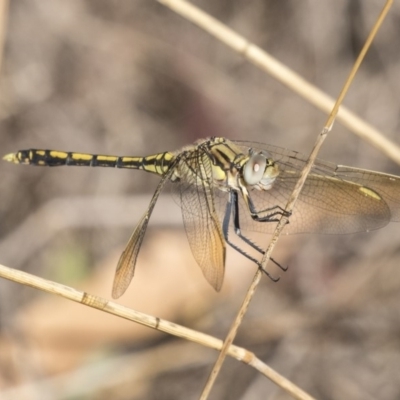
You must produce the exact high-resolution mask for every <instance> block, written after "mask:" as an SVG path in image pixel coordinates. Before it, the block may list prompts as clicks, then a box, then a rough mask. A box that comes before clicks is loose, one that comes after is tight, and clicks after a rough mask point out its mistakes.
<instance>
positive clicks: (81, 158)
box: [4, 149, 175, 175]
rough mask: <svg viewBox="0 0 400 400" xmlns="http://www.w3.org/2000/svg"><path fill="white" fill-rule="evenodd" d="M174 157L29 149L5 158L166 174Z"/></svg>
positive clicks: (169, 155)
mask: <svg viewBox="0 0 400 400" xmlns="http://www.w3.org/2000/svg"><path fill="white" fill-rule="evenodd" d="M174 157H175V156H174V155H173V154H172V153H169V152H165V153H159V154H155V155H152V156H147V157H133V156H110V155H100V154H87V153H76V152H66V151H58V150H37V149H29V150H20V151H18V152H17V153H11V154H7V155H6V156H4V159H5V160H7V161H10V162H13V163H15V164H30V165H38V166H48V167H56V166H62V165H68V166H70V165H72V166H74V165H75V166H86V167H111V168H132V169H142V170H145V171H147V172H151V173H154V174H157V175H164V174H165V172H167V171H168V169H169V167H170V165H171V161H173V159H174Z"/></svg>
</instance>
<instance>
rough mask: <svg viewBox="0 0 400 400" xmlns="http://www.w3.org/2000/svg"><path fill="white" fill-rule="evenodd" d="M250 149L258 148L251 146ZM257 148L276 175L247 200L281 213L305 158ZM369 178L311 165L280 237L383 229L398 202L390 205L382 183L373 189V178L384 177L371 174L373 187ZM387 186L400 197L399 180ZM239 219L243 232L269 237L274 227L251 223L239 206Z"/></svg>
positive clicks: (351, 171)
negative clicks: (276, 208)
mask: <svg viewBox="0 0 400 400" xmlns="http://www.w3.org/2000/svg"><path fill="white" fill-rule="evenodd" d="M241 144H242V145H243V143H241ZM251 146H252V147H253V148H256V149H257V147H255V146H257V145H256V144H254V143H253V144H251ZM259 146H260V145H259ZM261 146H262V147H261V148H260V149H261V150H266V151H268V152H269V153H270V154H271V156H272V158H273V159H274V160H275V162H277V164H278V165H279V169H280V174H279V176H278V177H277V179H276V181H275V183H274V186H273V187H272V188H271V189H270V190H266V191H257V190H253V191H251V192H250V196H251V198H252V199H253V202H254V204H255V206H256V209H257V210H258V211H261V210H266V209H270V208H272V207H274V206H280V207H282V208H284V207H285V206H286V203H287V200H288V199H289V196H290V194H291V193H292V191H293V188H294V186H295V184H296V182H297V180H298V178H299V176H300V171H301V170H302V168H303V167H304V165H305V163H306V160H307V157H306V156H304V155H302V154H300V153H297V152H294V151H291V150H287V149H281V148H278V147H274V146H267V145H261ZM247 149H248V147H247ZM356 171H358V173H356ZM372 175H373V173H370V174H369V175H367V174H366V173H365V171H364V173H362V171H361V172H360V170H356V169H353V168H349V167H338V166H336V165H334V164H331V163H328V162H325V161H322V160H316V162H315V165H314V167H313V169H312V171H311V173H310V175H309V176H308V178H307V180H306V182H305V184H304V187H303V190H302V191H301V193H300V196H299V198H298V200H297V202H296V204H295V207H294V209H293V214H292V216H291V217H290V222H289V224H288V225H287V226H286V227H285V229H284V232H286V233H327V234H337V233H353V232H363V231H369V230H373V229H378V228H381V227H383V226H385V225H386V224H387V223H388V222H389V221H390V220H391V219H393V220H394V218H396V214H394V213H393V210H392V208H393V209H397V212H398V213H399V209H400V208H399V205H398V203H397V208H396V203H394V201H393V200H392V203H391V200H390V199H391V198H394V197H395V195H396V193H395V194H394V195H393V196H392V197H390V196H389V194H391V193H392V192H393V191H394V190H393V188H391V189H390V190H389V188H388V185H386V186H385V188H386V189H387V190H386V191H385V190H383V189H384V187H383V186H382V184H378V181H379V179H378V178H380V177H381V176H383V175H385V174H379V173H376V175H378V176H375V181H376V182H375V183H374V181H373V179H372V178H373V176H372ZM388 182H391V184H392V186H396V190H397V191H398V192H400V180H399V179H397V180H396V181H389V179H388ZM398 198H399V197H398ZM242 203H243V202H242ZM391 204H393V207H392V205H391ZM261 215H263V214H262V213H261ZM397 217H398V216H397ZM240 218H241V223H242V227H243V229H244V230H249V231H258V232H268V233H271V232H273V230H274V228H275V224H272V223H268V222H267V223H265V222H263V223H259V222H256V221H253V220H252V219H251V217H250V216H249V215H248V211H247V212H246V209H244V206H243V204H242V206H241V210H240Z"/></svg>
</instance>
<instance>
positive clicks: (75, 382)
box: [0, 0, 400, 400]
mask: <svg viewBox="0 0 400 400" xmlns="http://www.w3.org/2000/svg"><path fill="white" fill-rule="evenodd" d="M195 3H196V4H197V5H198V6H200V7H201V8H202V9H204V10H205V11H207V12H209V13H210V14H211V15H213V16H214V17H216V18H218V19H220V20H221V21H222V22H224V23H226V24H227V25H228V26H230V27H231V28H233V29H235V30H236V31H237V32H238V33H240V34H242V35H244V36H245V37H246V38H248V39H249V40H250V41H252V42H254V43H255V44H257V45H259V46H261V47H262V48H263V49H265V50H267V51H268V52H270V53H271V54H272V55H273V56H275V57H276V58H278V59H279V60H280V61H282V62H284V63H286V64H287V65H288V66H289V67H290V68H292V69H294V70H295V71H296V72H298V73H299V74H301V75H302V76H304V77H305V78H306V79H307V80H309V81H311V82H313V83H314V84H315V85H317V86H318V87H320V88H321V89H323V90H324V91H326V92H327V93H328V94H330V95H331V96H334V97H335V96H336V95H337V94H338V93H339V91H340V88H341V84H342V83H343V81H344V79H345V76H346V74H347V73H348V71H349V69H350V67H351V65H352V63H353V62H354V60H355V57H356V55H357V53H358V51H359V50H360V47H361V45H362V43H363V41H364V39H365V37H366V35H367V34H368V31H369V29H370V27H371V25H372V23H373V21H374V19H375V18H376V16H377V14H378V12H379V11H380V8H381V7H382V5H383V2H381V1H379V2H378V1H373V0H367V1H360V0H340V1H335V2H330V1H320V2H310V1H302V2H299V1H296V0H284V1H279V2H277V1H267V0H265V1H261V0H255V1H246V0H229V1H226V0H220V1H215V0H214V1H210V0H207V1H196V2H195ZM399 37H400V7H399V5H398V4H395V5H394V6H393V8H392V10H391V13H390V14H389V17H388V19H387V20H386V21H385V23H384V26H383V27H382V29H381V31H380V33H379V35H378V38H377V40H376V42H375V43H374V44H373V47H372V49H371V51H370V53H369V54H368V56H367V58H366V61H365V63H364V64H363V66H362V69H361V71H360V72H359V74H358V75H357V78H356V80H355V82H354V85H353V87H352V89H351V91H350V93H349V95H348V97H347V98H346V101H345V104H346V105H347V106H348V107H349V108H350V109H352V110H353V111H355V112H356V113H358V114H359V115H360V116H362V117H363V118H365V119H366V120H367V121H368V122H370V123H371V124H373V125H375V126H376V127H377V128H379V129H381V130H382V131H383V132H384V133H385V135H386V136H387V137H388V138H390V139H392V140H393V141H395V142H398V131H399V123H400V111H399V108H400V102H399V98H400V69H399V68H400V51H399V50H400V47H399ZM0 84H1V97H0V101H1V103H0V118H1V120H0V124H1V125H0V129H1V135H0V141H1V142H0V145H1V149H2V152H3V153H4V154H6V153H8V152H12V151H16V150H18V149H25V148H54V149H60V150H74V151H80V152H90V153H100V154H101V153H103V154H120V155H147V154H152V153H156V152H159V151H165V150H175V149H178V148H180V147H181V146H184V145H186V144H189V143H192V142H193V141H195V140H196V139H198V138H202V137H207V136H226V137H228V138H231V139H246V140H256V141H260V142H265V143H271V144H276V145H279V146H283V147H288V148H292V149H294V150H298V151H301V152H306V153H307V152H309V151H310V148H311V146H312V144H313V143H314V140H315V137H316V135H317V134H318V132H319V131H320V129H321V127H322V126H323V123H324V122H325V119H326V116H325V115H323V114H322V112H320V111H318V110H316V109H315V108H314V107H312V106H310V105H308V104H307V103H306V102H305V101H304V100H302V99H301V98H299V97H298V96H297V95H295V94H293V93H292V92H291V91H290V90H288V89H287V88H285V87H283V86H282V85H281V84H279V83H277V82H276V81H274V80H273V79H272V78H270V77H269V76H267V75H265V74H264V73H263V72H261V71H260V70H258V69H257V68H255V67H254V66H252V65H250V64H249V63H248V62H246V61H245V60H244V59H243V58H242V57H240V56H239V55H237V54H235V53H233V52H232V51H231V50H230V49H227V48H226V47H225V46H224V45H222V44H221V43H219V42H218V41H216V40H215V39H213V38H212V37H210V36H209V35H208V34H206V33H204V32H203V31H201V30H200V29H198V28H197V27H195V26H193V25H192V24H190V23H188V22H187V21H185V20H184V19H182V18H180V17H179V16H177V15H175V14H174V13H173V12H171V11H170V10H169V9H166V8H165V7H163V6H161V5H159V4H157V3H156V2H155V1H143V0H136V1H127V0H125V1H111V0H85V1H84V0H80V1H77V0H69V1H59V0H51V1H50V0H18V1H13V2H11V4H10V9H9V19H8V31H7V37H6V43H5V49H4V59H3V65H2V68H1V81H0ZM321 157H323V158H326V159H329V160H331V161H333V162H335V163H342V164H348V165H354V166H357V167H361V168H367V169H376V170H381V171H385V172H390V173H394V174H400V168H399V166H397V165H395V164H393V163H392V162H391V161H390V160H388V159H387V158H386V157H385V156H384V155H382V154H381V153H379V152H378V151H377V150H375V149H374V148H372V147H371V146H370V145H369V144H366V143H364V142H362V141H361V140H360V139H359V138H357V137H355V136H354V135H353V134H351V133H350V132H348V131H347V130H346V129H344V128H343V127H341V126H340V124H338V123H337V124H336V125H335V127H334V131H333V132H332V133H331V136H330V137H329V138H328V140H327V142H326V144H325V146H324V148H323V150H322V153H321ZM0 168H1V176H2V181H1V190H0V215H1V221H2V223H1V224H0V234H1V242H0V250H1V251H0V262H2V263H3V264H5V265H8V266H10V267H13V268H18V269H23V270H26V271H29V272H30V273H33V274H37V275H39V276H43V277H45V278H48V279H53V280H56V281H58V282H60V283H64V284H68V285H72V286H74V287H78V288H79V289H82V290H86V291H88V292H91V293H94V294H97V295H101V296H104V297H108V298H110V292H111V283H112V277H113V273H114V270H115V265H116V262H117V260H118V256H119V254H120V252H121V251H122V249H123V246H124V245H125V243H126V241H127V240H128V238H129V235H130V233H131V231H132V230H133V228H134V226H135V223H136V222H137V221H138V219H139V218H140V216H141V214H142V213H143V212H144V211H145V209H146V206H147V203H148V201H149V200H150V198H151V194H152V191H153V190H154V189H155V187H156V185H157V182H158V178H157V177H153V176H149V175H147V174H145V173H141V172H139V171H127V170H112V169H101V168H97V169H90V168H55V169H50V168H34V167H26V166H15V165H11V164H7V163H5V162H4V163H2V164H1V165H0ZM399 238H400V226H398V225H396V224H392V225H390V226H388V227H386V228H385V229H383V230H381V231H378V232H373V233H369V234H359V235H346V236H335V237H318V236H312V235H302V236H294V237H287V238H283V239H282V240H281V241H280V243H279V245H278V248H277V251H276V253H275V254H274V256H275V258H277V259H278V260H280V262H281V263H282V264H285V265H286V264H287V265H289V266H290V268H289V271H288V272H287V273H285V275H284V276H283V277H282V278H283V279H281V281H280V282H279V283H278V284H273V283H272V282H270V281H269V280H268V279H264V280H263V283H262V285H261V287H260V288H259V291H258V293H257V294H256V297H255V299H254V301H253V303H252V304H251V307H250V309H249V312H248V315H247V316H246V318H245V320H244V323H243V325H242V327H241V329H240V331H239V335H238V337H237V340H236V343H237V344H238V345H240V346H243V347H246V348H248V349H249V350H251V351H254V352H255V353H256V354H257V355H258V356H259V357H260V358H261V359H262V360H263V361H265V362H267V363H268V364H270V365H271V366H272V367H274V368H276V369H277V370H278V371H279V372H280V373H282V374H283V375H285V376H286V377H288V378H289V379H291V380H293V381H294V382H295V383H296V384H298V385H299V386H300V387H302V388H303V389H305V390H306V391H309V393H310V394H311V395H313V396H315V397H316V398H318V399H384V400H386V399H388V400H389V399H399V398H400V384H399V381H398V375H399V371H400V333H399V332H400V258H399V257H400V245H399V244H400V240H399ZM262 240H263V241H264V242H265V243H267V240H268V238H262ZM254 272H255V267H254V266H253V265H251V264H249V263H248V262H247V261H246V260H245V259H243V258H242V257H240V256H239V255H238V254H236V253H235V252H233V251H229V253H228V265H227V279H226V282H225V285H224V290H223V291H222V293H221V294H218V295H217V294H215V293H214V292H213V290H212V288H211V287H209V286H208V285H207V283H206V282H205V281H204V279H203V278H202V275H201V272H200V271H199V269H198V267H197V266H196V264H195V262H194V260H193V259H192V256H191V254H190V250H189V247H188V244H187V240H186V237H185V234H184V229H183V226H182V224H181V217H180V211H179V208H178V207H177V206H176V205H175V204H174V202H173V201H172V200H171V198H170V196H169V195H168V194H165V195H163V196H162V198H161V199H160V205H159V206H158V208H157V209H156V211H155V214H154V216H153V218H152V221H151V224H150V228H149V230H148V232H147V235H146V239H145V242H144V246H143V249H142V252H141V254H140V256H139V261H138V265H137V273H136V276H135V278H134V280H133V283H132V285H131V286H130V288H129V289H128V292H127V294H126V295H125V296H124V297H123V298H122V299H121V302H122V303H124V304H127V305H129V306H131V307H132V308H134V309H137V310H139V311H143V312H148V313H150V314H152V315H155V316H158V317H161V318H166V319H170V320H172V321H175V322H178V323H181V324H183V325H186V326H189V327H191V328H194V329H198V330H200V331H204V332H207V333H210V334H212V335H215V336H218V337H221V338H222V337H224V336H225V334H226V332H227V329H228V327H229V324H230V322H231V321H232V319H233V317H234V315H235V311H236V310H237V309H238V307H239V305H240V303H241V301H242V298H243V296H244V293H245V290H246V286H247V285H248V284H249V282H250V281H251V278H252V276H253V274H254ZM216 356H217V355H216V353H215V352H214V351H212V350H208V349H202V348H200V346H198V345H194V344H190V343H189V344H188V343H184V342H183V341H181V340H175V339H173V338H170V337H168V336H167V335H162V334H157V333H154V332H153V331H151V330H149V329H145V328H142V327H138V326H136V325H135V324H133V323H129V322H126V321H120V320H118V319H117V318H115V317H112V316H110V315H103V314H102V313H100V312H98V311H95V310H92V309H88V308H85V307H83V306H80V305H77V304H70V303H68V302H67V301H66V300H62V299H58V298H54V297H52V296H50V295H47V294H42V293H40V292H38V291H35V290H33V289H31V288H25V287H21V286H18V285H16V284H13V283H10V282H8V281H4V280H1V281H0V397H1V398H2V399H3V398H6V399H11V398H18V399H21V398H24V399H36V398H38V399H45V398H48V399H67V398H77V399H78V398H79V399H110V398H112V399H135V400H136V399H140V400H142V399H160V400H163V399H196V398H198V396H199V393H200V392H201V389H202V387H203V385H204V382H205V380H206V377H207V375H208V373H209V371H210V369H211V366H212V363H213V361H214V360H215V358H216ZM211 398H212V399H246V400H250V399H267V398H268V399H286V398H288V397H287V395H285V394H283V392H282V391H281V390H279V389H278V388H276V387H275V386H274V385H272V384H271V383H270V382H269V381H268V380H266V379H265V378H264V377H261V376H259V375H258V374H257V373H256V372H255V371H253V370H251V369H250V368H249V367H247V366H245V365H243V364H240V363H238V362H236V361H233V360H227V362H226V365H225V366H224V368H223V370H222V373H221V375H220V377H219V378H218V380H217V385H216V387H215V389H214V391H213V394H212V396H211Z"/></svg>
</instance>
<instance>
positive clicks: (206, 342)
mask: <svg viewBox="0 0 400 400" xmlns="http://www.w3.org/2000/svg"><path fill="white" fill-rule="evenodd" d="M0 276H1V277H2V278H5V279H8V280H10V281H13V282H17V283H20V284H22V285H26V286H30V287H33V288H35V289H39V290H42V291H44V292H47V293H51V294H55V295H58V296H61V297H63V298H65V299H68V300H71V301H75V302H77V303H80V304H83V305H86V306H89V307H92V308H96V309H98V310H100V311H103V312H107V313H109V314H112V315H115V316H117V317H121V318H124V319H127V320H130V321H134V322H136V323H138V324H141V325H144V326H147V327H149V328H153V329H156V330H158V331H161V332H165V333H168V334H171V335H174V336H176V337H180V338H182V339H186V340H188V341H191V342H195V343H198V344H200V345H203V346H206V347H209V348H211V349H215V350H221V348H222V345H223V342H222V340H220V339H217V338H215V337H213V336H210V335H206V334H204V333H201V332H198V331H194V330H192V329H189V328H186V327H183V326H181V325H178V324H175V323H173V322H170V321H166V320H163V319H160V318H157V317H153V316H151V315H148V314H145V313H142V312H139V311H135V310H132V309H131V308H128V307H124V306H121V305H119V304H117V303H114V302H112V301H108V300H106V299H104V298H102V297H99V296H94V295H91V294H89V293H86V292H82V291H80V290H76V289H73V288H72V287H69V286H65V285H61V284H59V283H56V282H53V281H49V280H46V279H43V278H40V277H37V276H35V275H31V274H28V273H26V272H23V271H19V270H16V269H13V268H9V267H6V266H4V265H0ZM227 354H228V355H229V356H231V357H232V358H235V359H237V360H239V361H242V362H243V363H245V364H248V365H250V366H251V367H253V368H255V369H256V370H258V371H259V372H261V373H262V374H263V375H264V376H266V377H267V378H269V379H270V380H271V381H272V382H274V383H275V384H277V385H278V386H280V387H281V388H282V389H284V390H285V391H286V392H287V393H289V394H290V395H292V396H293V398H295V399H303V400H312V399H313V398H312V397H311V396H309V395H308V394H307V393H305V392H304V391H302V390H301V389H300V388H299V387H297V386H296V385H295V384H293V383H292V382H290V381H289V380H288V379H286V378H285V377H283V376H282V375H280V374H278V373H277V372H276V371H274V370H273V369H272V368H270V367H269V366H268V365H266V364H265V363H263V362H262V361H261V360H260V359H258V358H257V357H256V356H255V355H254V353H252V352H250V351H248V350H246V349H244V348H241V347H238V346H233V345H232V346H230V347H229V349H228V351H227Z"/></svg>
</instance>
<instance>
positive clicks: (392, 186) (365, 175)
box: [337, 165, 400, 222]
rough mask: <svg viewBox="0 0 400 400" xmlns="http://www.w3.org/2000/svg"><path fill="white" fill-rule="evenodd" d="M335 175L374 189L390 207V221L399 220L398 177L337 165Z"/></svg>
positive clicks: (399, 183) (399, 185)
mask: <svg viewBox="0 0 400 400" xmlns="http://www.w3.org/2000/svg"><path fill="white" fill-rule="evenodd" d="M337 176H339V177H341V178H342V179H348V180H351V181H353V182H356V183H358V184H360V185H362V186H365V187H368V188H371V189H373V190H375V191H376V192H377V193H378V194H379V195H380V196H381V197H382V198H383V199H384V200H385V202H386V203H387V205H388V206H389V208H390V213H391V221H397V222H399V221H400V178H399V177H398V176H395V175H390V174H384V173H380V172H374V171H366V170H362V169H358V168H352V167H346V166H344V165H338V167H337Z"/></svg>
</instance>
